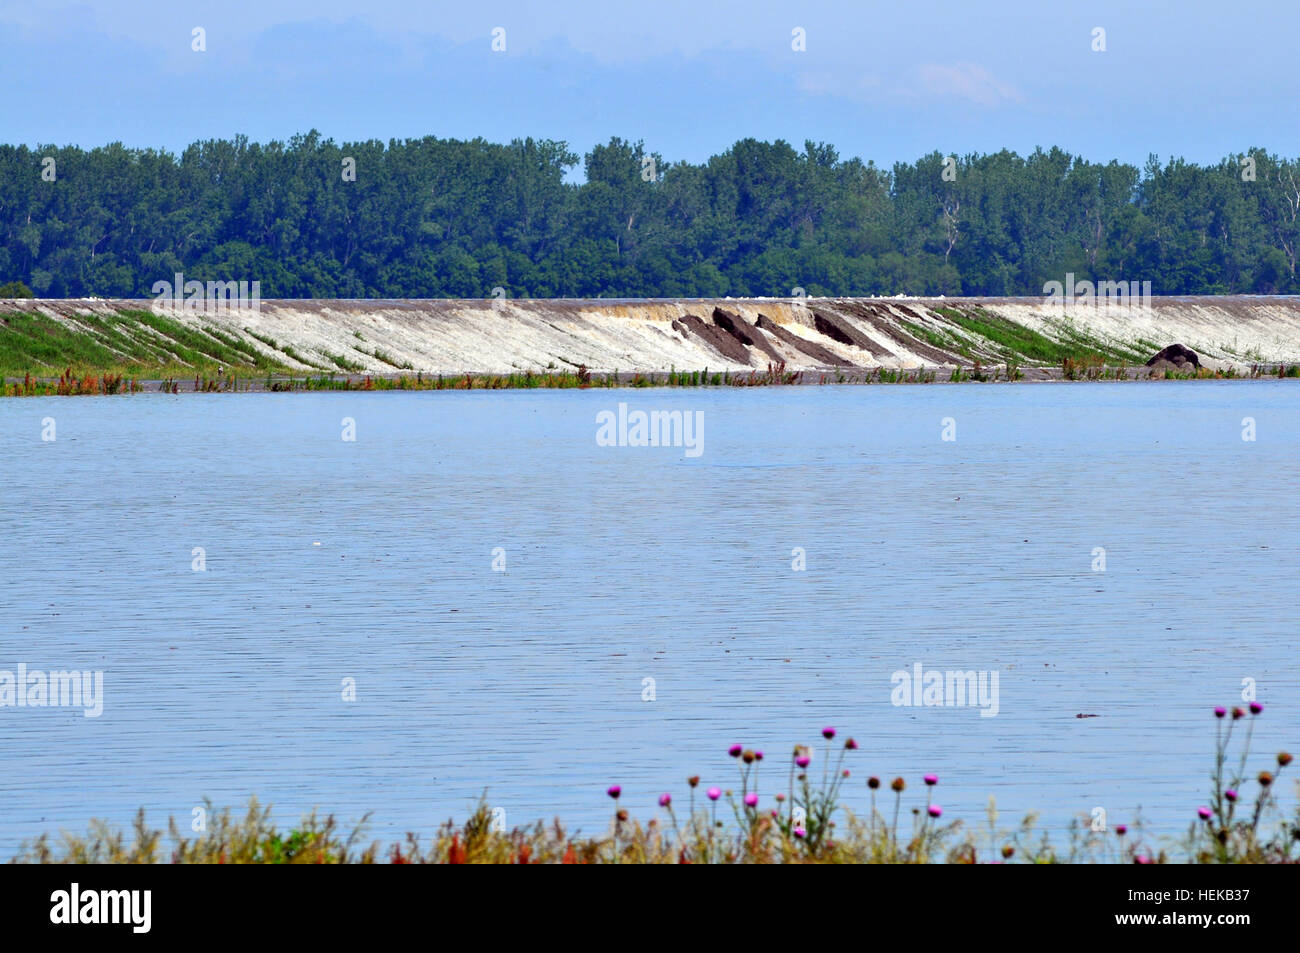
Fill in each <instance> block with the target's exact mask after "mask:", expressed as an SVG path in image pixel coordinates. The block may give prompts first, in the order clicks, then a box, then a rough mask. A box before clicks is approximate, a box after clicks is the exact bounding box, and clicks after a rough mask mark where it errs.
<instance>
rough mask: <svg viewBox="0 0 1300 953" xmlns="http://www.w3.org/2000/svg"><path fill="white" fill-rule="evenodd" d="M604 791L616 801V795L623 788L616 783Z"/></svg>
mask: <svg viewBox="0 0 1300 953" xmlns="http://www.w3.org/2000/svg"><path fill="white" fill-rule="evenodd" d="M605 793H606V794H608V795H609V796H610V797H612V798H613V799H614V800H616V801H617V800H618V796H619V795H620V794H622V793H623V789H622V788H621V787H619V786H618V785H617V784H611V785H610V786H609V790H607V791H606V792H605Z"/></svg>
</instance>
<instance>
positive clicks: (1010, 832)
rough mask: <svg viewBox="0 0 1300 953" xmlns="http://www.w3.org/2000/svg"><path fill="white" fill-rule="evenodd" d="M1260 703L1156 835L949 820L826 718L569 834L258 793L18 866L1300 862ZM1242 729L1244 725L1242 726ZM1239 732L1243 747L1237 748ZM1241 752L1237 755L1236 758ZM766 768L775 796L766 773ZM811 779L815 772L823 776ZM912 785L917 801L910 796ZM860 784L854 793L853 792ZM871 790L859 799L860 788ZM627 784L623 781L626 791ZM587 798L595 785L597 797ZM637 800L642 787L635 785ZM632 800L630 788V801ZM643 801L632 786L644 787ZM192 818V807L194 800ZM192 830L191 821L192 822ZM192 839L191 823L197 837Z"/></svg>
mask: <svg viewBox="0 0 1300 953" xmlns="http://www.w3.org/2000/svg"><path fill="white" fill-rule="evenodd" d="M1263 711H1264V707H1263V706H1262V705H1260V704H1259V703H1258V702H1250V703H1249V707H1248V709H1247V708H1241V707H1236V708H1233V709H1231V711H1229V709H1227V708H1225V707H1222V706H1219V707H1216V708H1215V709H1214V711H1213V714H1214V719H1215V748H1214V751H1215V756H1214V770H1213V771H1212V773H1211V775H1210V788H1209V791H1208V803H1207V804H1205V805H1202V806H1200V807H1198V808H1195V809H1190V808H1189V811H1188V815H1189V818H1190V820H1189V825H1188V830H1187V833H1186V834H1185V835H1184V836H1183V837H1182V838H1177V839H1170V838H1165V839H1163V840H1164V842H1161V841H1159V840H1157V839H1156V838H1154V837H1152V836H1149V835H1148V834H1146V833H1145V832H1144V830H1143V824H1142V821H1141V818H1140V817H1137V818H1134V819H1133V821H1132V822H1131V823H1130V824H1125V823H1110V824H1108V822H1107V820H1106V817H1105V812H1104V811H1103V812H1100V816H1099V813H1098V811H1096V810H1094V811H1093V812H1092V814H1091V815H1090V816H1089V817H1086V818H1081V819H1080V820H1078V821H1076V822H1075V823H1074V824H1073V825H1072V826H1071V827H1070V829H1069V833H1068V843H1066V844H1065V845H1060V846H1058V845H1056V844H1053V843H1052V841H1051V838H1050V836H1049V835H1048V834H1046V833H1044V832H1042V831H1040V830H1038V829H1037V827H1036V815H1033V814H1031V815H1028V816H1027V817H1025V818H1024V819H1023V820H1022V821H1021V823H1020V824H1019V825H1017V826H1015V827H1004V826H1001V825H1000V823H999V819H998V814H997V810H996V806H995V803H994V801H993V799H992V798H990V800H989V806H988V810H987V816H986V818H985V820H984V821H983V822H982V823H977V824H971V825H967V824H966V823H965V822H963V821H961V820H953V819H950V818H945V815H944V811H943V808H942V807H940V806H939V803H938V794H939V792H941V791H942V787H941V786H940V783H939V781H940V779H939V778H938V776H937V775H934V774H926V775H925V776H924V777H923V778H922V779H921V781H922V784H921V786H920V787H919V789H918V788H917V787H916V786H915V784H914V785H913V787H912V788H911V789H910V791H909V788H908V783H907V781H906V780H905V779H904V778H901V777H897V778H894V779H893V780H892V781H889V782H885V781H882V779H881V778H879V777H877V776H875V775H871V776H868V777H867V778H866V780H865V785H864V784H863V783H862V782H861V781H860V780H859V779H858V777H857V776H856V775H854V774H853V771H852V768H853V767H855V764H854V762H855V761H856V760H857V758H859V757H861V754H860V752H859V748H858V744H857V742H855V741H854V740H853V739H852V738H847V739H845V740H843V741H839V740H837V737H838V733H837V731H836V729H835V728H832V727H827V728H823V729H822V731H821V737H822V744H821V745H819V746H814V745H804V744H798V745H795V746H794V749H793V751H792V752H791V754H790V755H789V761H788V763H780V762H778V763H777V764H775V765H773V766H772V767H771V768H769V769H768V770H766V771H763V770H761V769H762V768H764V767H765V766H766V764H765V762H766V760H767V759H765V757H764V754H763V752H762V751H761V750H757V749H753V748H747V747H745V746H744V745H740V744H734V745H732V746H731V747H730V748H729V749H728V750H727V755H728V756H729V757H730V758H732V759H733V760H734V762H735V770H736V773H735V775H733V777H734V778H735V782H734V783H733V784H731V785H729V786H727V787H725V788H724V787H722V786H718V785H710V784H708V783H707V782H702V781H701V779H700V777H699V776H698V775H692V776H690V777H688V778H687V779H686V784H687V790H686V797H685V799H684V800H685V803H684V804H683V803H682V802H681V801H680V800H675V799H674V797H673V795H672V794H671V793H667V792H666V793H663V794H661V795H659V796H658V798H657V804H658V808H659V811H658V814H657V815H656V816H654V817H653V818H650V819H649V820H647V821H645V822H642V821H640V820H637V819H634V818H633V817H632V816H631V811H630V810H629V809H628V808H625V807H624V806H623V805H624V804H625V803H626V802H625V801H624V800H622V798H623V794H624V791H623V788H622V786H621V785H618V784H612V785H610V786H609V787H608V788H607V789H606V791H605V794H606V795H607V796H608V797H609V798H610V799H611V801H612V803H613V817H612V819H611V822H610V825H609V827H608V829H607V830H606V832H605V833H604V834H603V835H600V836H596V837H587V836H583V835H581V834H580V833H578V832H576V831H575V832H573V833H570V832H569V831H568V830H567V829H566V828H565V827H564V825H563V824H562V823H561V821H560V820H558V819H557V820H555V821H553V822H552V823H549V824H548V823H545V822H541V821H539V822H537V823H535V824H533V825H531V826H527V827H516V828H514V829H513V830H509V831H507V830H506V829H505V824H504V821H503V820H500V819H499V818H498V816H497V815H496V814H495V813H494V811H493V809H492V808H491V807H490V806H489V804H488V801H487V798H486V794H485V795H484V798H483V799H482V800H481V801H480V802H479V804H478V806H477V808H476V809H475V810H474V811H473V812H472V813H471V814H470V816H469V818H468V819H467V820H466V821H465V822H464V823H462V824H456V823H455V822H454V821H447V822H446V823H444V824H443V825H442V826H441V827H440V828H438V830H437V831H436V832H435V833H434V836H433V838H432V839H431V841H430V842H429V843H427V844H422V843H421V841H420V838H419V836H418V835H417V834H414V833H409V834H407V836H406V839H405V840H404V841H402V842H399V843H393V844H389V845H387V846H384V845H381V844H380V843H379V842H377V841H374V842H371V843H369V844H367V843H366V842H365V839H364V834H363V829H364V825H365V822H366V820H365V819H363V820H362V822H361V824H359V825H358V826H357V827H355V828H354V829H353V830H352V831H351V832H350V833H347V834H345V833H344V832H343V831H342V830H341V829H340V827H339V824H338V822H337V821H336V820H335V818H334V817H333V815H330V816H328V817H326V818H325V819H323V820H322V819H320V818H319V817H318V816H317V814H316V813H315V812H313V813H311V814H310V815H308V816H307V817H305V818H304V819H303V820H302V821H301V823H300V824H299V825H298V826H296V827H294V828H293V829H291V830H289V831H281V830H280V829H279V828H277V827H276V825H275V823H274V822H273V821H272V819H271V811H270V809H269V808H267V807H263V806H261V805H260V804H259V803H258V802H257V800H256V799H253V800H252V801H251V802H250V804H249V807H248V811H247V813H246V814H245V815H244V817H243V818H242V819H239V818H236V817H235V816H234V815H232V813H231V811H230V809H229V808H226V809H222V810H217V809H215V808H213V806H212V805H211V803H208V804H207V805H206V806H205V808H204V809H203V817H204V824H203V829H202V830H200V831H198V832H194V831H193V830H191V832H189V833H185V832H182V830H181V828H180V826H179V825H178V824H177V822H176V820H175V818H172V819H170V820H169V823H168V828H167V832H166V837H168V838H170V845H166V844H165V842H164V832H163V831H161V830H158V829H154V828H151V827H149V826H148V824H147V823H146V822H145V816H144V811H143V809H141V810H140V812H139V813H138V814H137V815H136V819H135V823H134V825H133V827H132V834H131V837H130V838H128V836H127V835H126V834H125V833H123V832H122V831H120V830H116V829H114V828H112V827H111V826H109V825H107V824H104V823H102V822H92V824H91V828H90V831H89V833H88V834H86V835H85V836H80V835H74V834H68V833H65V834H63V835H62V837H61V839H60V840H59V841H58V842H52V840H51V838H50V837H49V836H48V835H41V836H40V837H38V838H36V840H35V841H33V842H31V843H29V844H24V846H23V847H22V848H21V849H20V851H19V853H18V855H17V856H16V857H14V858H13V859H12V861H11V862H12V863H36V864H53V863H65V864H79V863H95V864H105V863H108V864H156V863H174V864H181V863H190V864H194V863H197V864H288V863H309V864H350V863H363V864H365V863H392V864H412V863H445V864H530V863H533V864H536V863H560V864H593V863H598V864H610V863H623V864H669V863H672V864H697V863H705V864H736V863H750V864H768V863H795V864H821V863H886V864H928V863H951V864H980V863H993V864H1003V863H1031V864H1057V863H1112V864H1114V863H1134V864H1162V863H1179V862H1182V863H1197V864H1272V863H1283V864H1290V863H1297V862H1300V851H1298V849H1297V848H1298V845H1300V804H1297V805H1296V806H1295V807H1293V809H1292V810H1293V813H1292V815H1291V816H1287V814H1286V813H1285V812H1284V811H1283V809H1282V807H1281V805H1280V804H1279V801H1278V796H1277V790H1278V783H1279V778H1281V777H1282V775H1283V774H1284V773H1285V771H1286V769H1287V768H1288V767H1289V766H1290V764H1291V762H1292V757H1291V755H1290V754H1288V753H1287V752H1285V751H1283V752H1279V753H1278V754H1277V755H1276V756H1275V757H1274V758H1273V759H1272V762H1271V763H1270V765H1269V767H1268V768H1266V769H1263V770H1259V771H1258V772H1255V773H1254V774H1253V776H1252V774H1251V772H1252V771H1254V769H1253V768H1250V767H1249V762H1250V747H1251V737H1252V735H1253V733H1254V725H1255V720H1256V718H1258V717H1259V716H1260V715H1261V714H1262V713H1263ZM1239 726H1240V727H1239ZM1234 733H1235V734H1236V735H1237V741H1238V744H1237V746H1236V750H1234V748H1233V741H1234ZM1234 762H1235V763H1234ZM772 773H775V774H776V780H775V782H768V783H774V784H778V785H779V784H780V783H781V782H782V781H784V782H785V788H784V790H783V791H781V792H780V793H776V794H775V795H769V794H764V793H760V792H762V791H765V790H769V789H770V788H768V786H767V784H768V783H765V784H764V785H760V774H761V775H762V777H763V778H764V780H765V779H766V778H767V777H768V775H770V774H772ZM818 776H820V777H818ZM918 790H919V792H920V793H921V794H924V798H923V799H922V797H921V796H920V794H918V793H916V792H917V791H918ZM851 791H852V792H855V793H850V792H851ZM863 792H865V794H866V797H863V796H862V794H863ZM629 794H630V792H629ZM595 796H599V795H598V794H597V795H595ZM641 797H642V798H644V797H645V792H642V794H641ZM630 799H631V797H630V796H629V800H630ZM638 801H640V798H638ZM195 815H196V816H198V812H197V811H196V812H195ZM191 827H192V825H191ZM191 833H192V834H193V835H194V836H189V835H190V834H191Z"/></svg>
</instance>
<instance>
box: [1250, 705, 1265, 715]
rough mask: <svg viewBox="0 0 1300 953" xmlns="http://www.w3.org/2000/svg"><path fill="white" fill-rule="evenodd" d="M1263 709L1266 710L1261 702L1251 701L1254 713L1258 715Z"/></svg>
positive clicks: (1251, 711) (1252, 712)
mask: <svg viewBox="0 0 1300 953" xmlns="http://www.w3.org/2000/svg"><path fill="white" fill-rule="evenodd" d="M1263 710H1264V706H1263V705H1261V704H1260V703H1259V702H1251V703H1250V713H1251V714H1252V715H1258V714H1259V713H1260V712H1261V711H1263Z"/></svg>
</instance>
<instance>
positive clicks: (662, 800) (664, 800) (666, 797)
mask: <svg viewBox="0 0 1300 953" xmlns="http://www.w3.org/2000/svg"><path fill="white" fill-rule="evenodd" d="M672 803H673V796H672V795H671V794H661V795H659V806H660V807H667V806H668V805H669V804H672Z"/></svg>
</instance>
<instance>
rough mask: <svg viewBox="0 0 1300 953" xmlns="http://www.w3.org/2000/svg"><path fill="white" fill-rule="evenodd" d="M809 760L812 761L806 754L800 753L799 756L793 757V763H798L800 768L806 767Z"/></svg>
mask: <svg viewBox="0 0 1300 953" xmlns="http://www.w3.org/2000/svg"><path fill="white" fill-rule="evenodd" d="M811 761H812V758H810V757H808V756H807V755H806V754H801V755H799V757H797V758H795V759H794V763H795V764H797V765H799V767H801V768H806V767H808V765H809V763H810V762H811Z"/></svg>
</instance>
